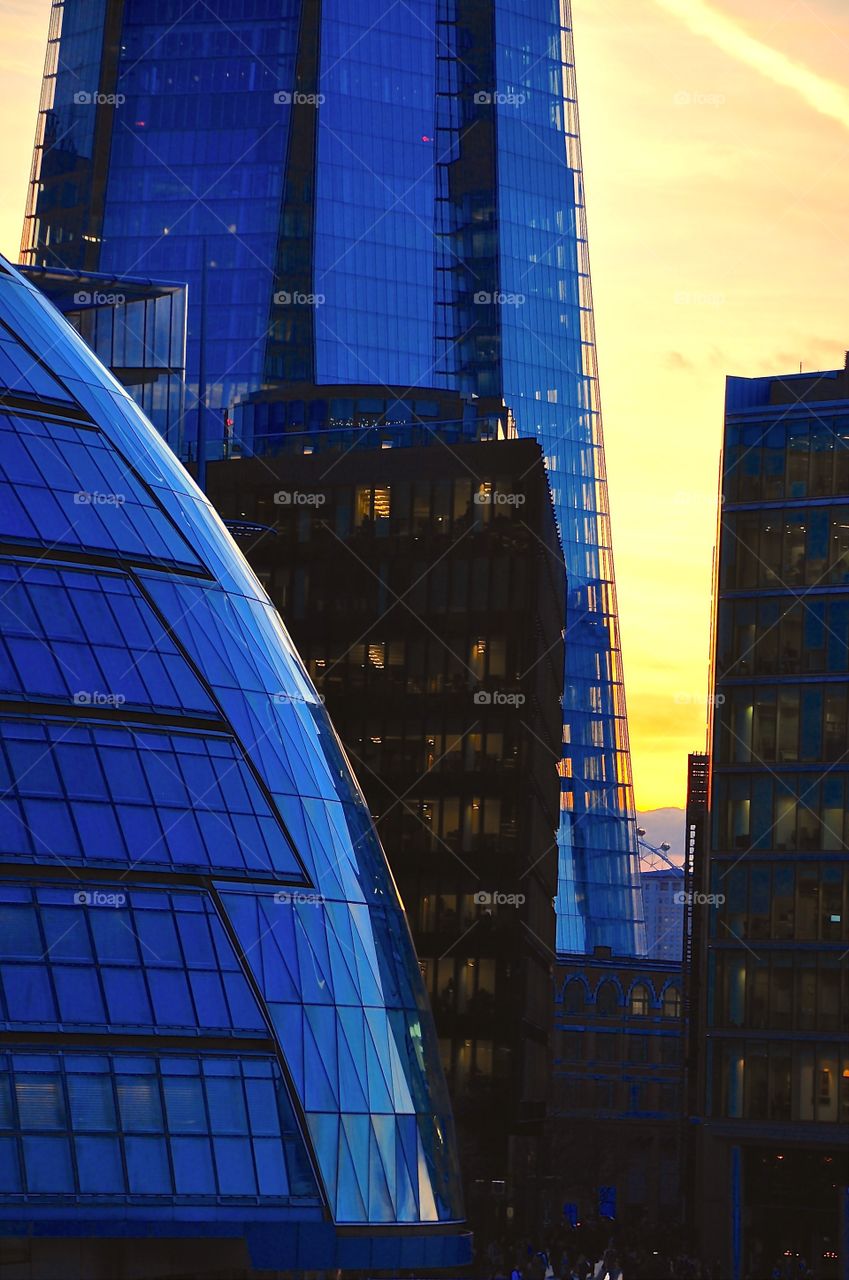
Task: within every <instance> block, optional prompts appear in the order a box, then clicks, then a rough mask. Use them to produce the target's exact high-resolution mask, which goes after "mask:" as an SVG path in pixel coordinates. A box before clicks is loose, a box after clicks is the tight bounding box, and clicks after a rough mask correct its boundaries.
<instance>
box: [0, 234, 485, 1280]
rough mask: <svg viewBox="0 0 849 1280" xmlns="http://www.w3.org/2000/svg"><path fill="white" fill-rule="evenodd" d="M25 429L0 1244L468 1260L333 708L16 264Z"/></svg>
mask: <svg viewBox="0 0 849 1280" xmlns="http://www.w3.org/2000/svg"><path fill="white" fill-rule="evenodd" d="M0 433H2V442H1V443H0V699H1V700H2V711H0V772H1V773H2V803H0V864H2V872H3V875H2V883H0V993H1V994H0V1023H2V1030H3V1032H4V1040H3V1046H2V1051H0V1060H1V1061H0V1189H2V1192H3V1195H2V1201H0V1235H6V1236H15V1237H18V1236H21V1235H22V1234H25V1235H28V1236H30V1237H38V1236H46V1237H50V1236H67V1235H79V1234H80V1232H82V1233H83V1234H84V1235H86V1236H90V1237H91V1238H92V1239H104V1240H112V1239H117V1238H120V1237H134V1236H137V1237H144V1238H145V1240H147V1241H150V1240H152V1239H156V1238H157V1237H168V1238H170V1239H173V1238H178V1239H179V1238H185V1239H188V1240H191V1239H193V1238H195V1237H201V1238H203V1237H205V1238H209V1237H210V1235H211V1236H213V1237H214V1236H218V1237H221V1238H222V1240H223V1241H226V1240H227V1239H228V1238H230V1239H233V1240H243V1241H246V1242H247V1246H248V1248H249V1250H250V1253H251V1256H252V1259H253V1262H254V1264H255V1265H256V1266H257V1267H267V1268H272V1267H273V1268H275V1269H283V1268H287V1269H288V1268H293V1267H298V1268H306V1269H315V1268H322V1269H323V1268H325V1267H331V1266H340V1267H346V1266H347V1267H354V1266H355V1267H360V1266H362V1267H368V1268H372V1267H376V1268H379V1269H385V1268H389V1269H395V1268H397V1267H402V1266H403V1267H418V1266H432V1265H436V1266H442V1265H452V1264H456V1263H458V1262H462V1261H464V1257H465V1250H466V1237H464V1236H463V1235H462V1234H460V1233H459V1228H460V1225H461V1220H462V1216H463V1210H462V1205H461V1203H460V1195H459V1191H458V1187H459V1182H458V1176H457V1168H456V1161H455V1151H454V1145H453V1130H452V1121H451V1115H450V1110H449V1107H448V1104H447V1098H446V1092H445V1087H444V1081H443V1077H442V1071H441V1067H440V1065H439V1061H438V1055H437V1051H436V1043H435V1034H434V1031H433V1026H432V1022H431V1018H430V1013H429V1006H428V1002H427V997H426V994H425V991H424V988H423V985H422V982H421V976H420V973H419V970H418V965H417V962H416V957H415V954H414V951H413V948H412V944H411V941H410V937H409V933H408V930H407V925H406V921H405V918H404V914H403V911H402V909H401V906H400V903H399V900H398V897H397V893H396V891H395V888H394V884H393V881H392V878H391V875H390V873H389V871H388V868H387V865H386V861H385V858H384V855H383V851H382V849H381V847H380V845H379V842H378V840H377V837H376V835H375V832H374V829H373V826H372V824H371V820H370V818H369V815H368V812H367V810H366V808H365V804H364V802H363V800H362V797H361V794H360V792H359V791H358V789H357V787H356V784H355V782H354V780H353V778H352V775H351V772H350V769H349V767H348V764H347V761H346V759H345V756H344V754H343V752H342V750H341V748H340V745H339V742H338V740H337V738H336V736H335V734H334V731H333V729H332V727H331V725H330V723H329V721H328V719H327V716H326V713H325V712H324V709H323V707H322V705H321V703H320V701H319V699H318V697H317V695H316V693H315V691H314V689H313V686H312V684H311V683H310V680H309V678H308V676H307V675H306V673H305V671H304V669H303V667H302V665H301V662H300V659H299V658H298V655H297V654H296V653H295V651H294V649H293V646H292V644H291V641H290V640H289V637H288V635H287V633H286V631H285V630H284V628H283V626H282V624H281V622H280V619H279V617H278V615H277V614H276V612H275V611H274V609H273V608H272V606H271V604H270V602H269V601H268V598H267V597H266V596H265V594H264V592H263V591H262V589H261V588H260V586H259V584H258V582H257V580H256V579H255V578H254V576H253V574H252V573H251V571H250V570H249V569H248V567H247V564H246V563H245V562H244V560H243V559H242V557H241V555H240V554H239V552H238V551H237V550H236V548H235V547H234V545H233V543H232V542H231V541H230V539H229V537H228V535H227V534H226V532H225V530H224V528H223V526H222V525H221V523H220V521H219V520H218V518H217V517H216V515H215V513H214V512H213V510H212V508H211V507H210V505H209V503H208V502H207V501H206V499H205V498H204V497H203V496H202V494H201V493H200V492H199V490H198V489H197V488H196V487H195V485H194V484H193V482H192V481H191V480H190V478H189V477H188V475H187V473H186V472H185V471H184V470H183V468H182V466H181V465H180V464H179V463H178V462H177V460H176V459H175V458H174V456H173V454H172V452H171V451H170V450H169V449H168V448H167V447H166V446H165V444H164V443H163V441H162V440H161V439H160V437H159V436H158V435H157V433H156V432H155V430H154V429H153V427H152V426H151V425H150V424H149V423H148V422H147V421H146V420H145V418H144V417H143V416H142V414H141V413H140V412H139V410H138V409H137V407H136V405H135V404H134V403H133V401H132V400H131V399H130V398H129V396H128V395H127V393H126V392H125V391H124V389H123V388H122V387H121V386H120V385H119V384H118V382H117V381H115V380H114V379H113V378H112V377H111V376H110V375H109V374H108V373H107V372H106V371H105V370H104V369H103V367H102V366H101V365H100V364H99V363H98V361H97V360H96V358H95V357H94V356H93V355H92V354H91V352H90V350H89V348H88V347H87V346H86V345H85V343H84V342H83V341H82V339H81V338H80V337H79V336H78V335H77V334H76V333H75V332H74V331H73V330H72V329H71V328H70V326H69V325H68V324H67V323H66V322H65V321H64V320H63V319H62V318H61V317H60V315H59V313H58V312H57V311H56V310H54V308H53V307H52V306H51V305H50V304H48V303H47V302H46V301H45V300H44V299H43V298H42V297H41V295H40V294H38V293H37V291H36V290H35V289H33V288H32V287H31V286H30V285H29V284H28V283H27V282H25V280H24V279H23V278H22V277H21V276H20V275H19V274H17V273H15V272H14V271H13V270H12V269H10V268H9V267H8V264H6V263H5V261H3V260H2V259H0ZM22 1224H25V1225H22ZM399 1228H406V1231H404V1230H400V1231H399ZM139 1247H142V1246H141V1245H140V1246H139ZM143 1247H145V1248H147V1247H149V1246H148V1245H144V1246H143ZM223 1247H224V1245H222V1248H223ZM101 1265H102V1263H101ZM201 1272H202V1268H201V1266H200V1265H198V1264H197V1261H196V1262H195V1265H194V1267H193V1268H192V1274H201ZM99 1273H100V1274H105V1272H103V1271H102V1270H100V1272H99ZM116 1274H117V1272H116Z"/></svg>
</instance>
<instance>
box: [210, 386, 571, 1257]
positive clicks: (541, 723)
mask: <svg viewBox="0 0 849 1280" xmlns="http://www.w3.org/2000/svg"><path fill="white" fill-rule="evenodd" d="M276 408H277V410H280V408H281V407H280V406H276ZM282 408H283V409H285V405H284V406H282ZM265 411H266V412H267V413H273V412H274V411H275V406H274V405H273V404H271V405H269V404H266V405H265ZM471 426H472V427H474V421H472V424H471ZM478 426H479V428H480V429H486V430H487V431H488V427H487V424H486V423H481V424H478ZM414 432H415V434H414ZM411 440H418V441H419V443H411ZM283 443H284V447H283V448H281V451H280V452H279V454H277V455H276V456H268V455H265V456H263V457H258V458H242V459H236V460H233V461H231V462H218V463H212V464H210V467H209V473H208V485H209V495H210V497H211V499H212V501H213V502H214V503H215V505H216V506H217V508H218V510H219V511H220V512H221V514H222V515H223V516H224V517H225V519H227V520H228V523H229V524H230V527H231V529H232V530H233V531H234V533H235V534H236V535H237V537H238V538H239V542H240V545H241V546H242V547H243V548H244V550H245V553H246V554H247V556H248V558H249V560H250V563H251V564H252V566H253V568H254V570H255V571H256V573H257V574H258V575H259V577H260V579H261V581H262V582H263V584H264V585H265V586H266V588H267V590H268V591H269V593H270V595H271V598H272V600H273V602H274V603H275V604H276V605H277V607H278V608H279V610H280V612H281V614H282V616H283V618H284V620H285V622H286V624H287V626H288V627H289V629H290V630H291V633H292V636H293V638H294V640H295V642H296V644H297V646H298V649H299V651H300V653H301V654H302V656H303V659H304V662H305V663H306V665H307V668H308V670H309V672H310V674H311V675H312V678H313V679H314V681H315V683H316V686H317V688H318V689H319V691H320V693H321V694H322V696H323V698H324V699H325V702H326V705H327V708H328V710H329V712H330V714H331V716H332V717H333V722H334V724H335V725H336V727H337V729H338V731H339V733H340V736H341V738H342V741H343V743H344V745H345V748H346V750H347V752H348V755H349V757H350V760H351V764H352V766H353V768H354V769H355V770H356V773H357V776H358V778H359V780H360V782H361V784H362V786H363V788H364V790H365V793H366V797H367V800H368V803H369V807H370V809H371V812H372V814H373V816H374V818H375V821H376V823H377V827H378V830H379V832H380V835H381V839H382V841H383V844H384V847H385V849H386V851H387V856H388V858H389V862H390V865H391V869H392V873H393V875H394V877H395V880H396V882H397V884H398V887H399V890H400V893H401V897H402V899H403V901H404V903H405V905H406V909H407V913H408V917H409V920H410V925H411V927H412V930H413V936H414V940H415V943H416V948H417V951H418V954H419V958H420V963H421V968H422V972H423V974H424V978H425V983H426V985H427V988H428V991H429V993H430V998H431V1002H432V1006H433V1010H434V1015H435V1019H436V1024H437V1032H438V1035H439V1043H440V1049H441V1053H442V1061H443V1065H444V1068H445V1071H446V1075H447V1078H448V1083H449V1091H450V1092H451V1095H452V1098H453V1106H454V1114H455V1119H456V1122H457V1131H458V1140H459V1143H460V1150H461V1170H462V1174H463V1178H464V1182H465V1187H466V1196H467V1209H468V1212H469V1217H470V1221H472V1222H473V1223H474V1224H475V1228H476V1230H477V1231H478V1232H479V1233H480V1237H481V1239H482V1240H483V1241H486V1240H487V1239H491V1238H492V1233H493V1232H498V1233H500V1231H501V1230H502V1229H503V1228H504V1227H505V1226H506V1225H507V1224H508V1223H509V1221H510V1219H509V1217H508V1210H512V1211H513V1214H514V1219H515V1221H516V1222H522V1223H525V1224H528V1229H531V1224H533V1223H535V1222H539V1214H540V1207H541V1201H540V1196H539V1194H538V1192H539V1186H540V1179H541V1176H542V1173H543V1155H544V1152H545V1150H546V1127H547V1115H548V1106H549V1101H550V1086H551V1076H552V996H551V965H552V960H553V955H554V948H555V911H554V906H553V902H554V897H555V894H556V890H557V844H556V838H555V833H556V830H557V824H558V801H559V794H560V793H559V781H560V780H559V778H558V762H559V758H560V737H561V726H560V709H559V705H558V695H559V691H560V680H561V678H562V662H563V636H562V630H561V628H562V612H561V610H562V607H563V595H564V590H565V571H564V565H563V559H562V552H561V548H560V543H559V540H558V535H557V528H556V524H555V518H554V511H553V508H552V503H551V496H550V491H549V487H548V478H547V474H546V471H545V468H544V466H543V459H542V454H541V451H540V448H539V445H538V444H537V443H536V442H535V441H530V440H516V439H512V440H511V439H506V440H497V441H496V440H492V441H477V442H475V441H474V440H473V439H472V440H469V439H466V440H464V439H463V437H462V432H461V430H460V425H459V424H458V438H457V440H455V441H454V442H452V444H451V445H450V447H448V446H447V445H446V443H445V442H444V440H442V439H440V438H438V437H436V436H434V434H433V433H432V432H429V431H427V430H425V429H423V428H421V427H419V428H417V429H416V428H413V427H411V426H410V425H409V424H403V425H401V426H396V427H395V428H394V429H391V428H390V427H389V426H382V427H380V428H379V429H378V428H376V429H374V430H373V431H369V430H362V429H358V430H356V431H351V430H350V429H349V430H341V429H340V430H339V431H337V432H329V431H316V432H313V433H292V434H290V436H289V437H288V440H286V439H285V438H284V442H283Z"/></svg>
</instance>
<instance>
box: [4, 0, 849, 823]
mask: <svg viewBox="0 0 849 1280" xmlns="http://www.w3.org/2000/svg"><path fill="white" fill-rule="evenodd" d="M573 6H574V21H575V39H576V46H577V62H578V82H579V89H580V94H581V114H582V126H583V144H584V165H585V174H586V188H587V202H588V208H589V218H590V241H591V250H592V261H593V276H594V288H595V303H596V321H597V327H598V344H599V359H600V366H601V379H602V381H601V387H602V398H603V402H604V411H605V435H606V444H607V463H608V471H609V475H610V492H611V509H612V514H613V534H614V545H615V552H616V565H617V576H618V582H619V603H620V608H621V615H622V638H623V649H624V657H625V675H626V682H627V692H628V707H629V713H630V722H631V743H632V749H633V756H634V782H635V786H636V796H637V804H638V807H639V808H640V809H643V810H646V809H652V808H656V807H661V806H676V805H681V804H682V803H683V799H684V794H683V793H684V785H685V776H686V764H687V760H686V756H687V752H688V751H689V750H694V749H696V750H698V749H701V748H703V746H704V722H705V697H706V690H707V653H708V627H709V610H710V572H711V554H712V547H713V541H714V529H715V519H716V483H717V466H718V458H719V446H720V439H721V429H722V402H723V385H724V377H725V374H726V373H735V374H743V375H757V374H763V373H783V372H790V371H793V370H797V371H798V368H799V365H800V362H801V363H802V364H803V366H804V368H806V369H820V368H834V367H837V366H838V365H842V364H843V360H844V352H845V350H846V348H847V347H849V244H847V229H848V228H849V89H848V88H847V86H846V83H845V81H846V67H847V65H849V5H847V3H846V0H808V2H807V3H805V2H804V0H788V2H786V3H785V2H783V0H733V3H731V0H573ZM48 12H49V4H48V3H46V0H0V29H2V34H3V39H2V43H0V73H2V74H0V139H2V142H0V153H2V158H3V173H4V182H3V184H2V188H0V251H2V252H3V253H5V254H6V255H7V256H8V257H10V258H12V259H13V260H15V259H17V256H18V248H19V243H20V230H21V221H22V216H23V208H24V198H25V191H26V184H27V180H28V177H29V168H30V160H31V150H32V138H33V133H34V130H35V119H36V110H37V103H38V92H39V85H40V77H41V68H42V63H43V58H44V43H45V38H46V33H47V19H48Z"/></svg>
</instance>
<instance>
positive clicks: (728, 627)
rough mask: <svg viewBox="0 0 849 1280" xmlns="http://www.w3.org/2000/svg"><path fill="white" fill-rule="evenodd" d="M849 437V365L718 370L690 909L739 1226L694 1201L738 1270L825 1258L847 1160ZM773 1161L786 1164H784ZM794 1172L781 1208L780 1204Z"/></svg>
mask: <svg viewBox="0 0 849 1280" xmlns="http://www.w3.org/2000/svg"><path fill="white" fill-rule="evenodd" d="M847 443H849V373H847V371H844V370H840V371H832V372H826V373H822V374H815V375H811V374H801V375H800V374H795V375H790V376H788V377H785V378H778V377H776V378H759V379H751V380H749V379H742V378H730V379H729V380H728V387H727V393H726V425H725V439H724V448H723V460H722V473H721V474H722V499H723V501H722V507H721V521H720V537H719V556H718V573H717V583H716V591H715V600H716V604H715V609H716V613H715V619H714V645H713V647H714V653H713V687H712V697H711V707H712V727H711V739H712V741H711V746H712V750H711V767H712V775H711V786H710V828H711V829H710V837H709V849H708V853H707V857H706V860H705V867H704V875H703V880H702V883H703V888H704V890H705V895H706V896H705V904H706V905H705V906H702V907H698V906H694V907H693V908H692V911H693V912H694V913H695V912H696V911H702V912H704V913H705V919H706V924H705V927H704V930H703V932H704V934H705V939H704V951H703V961H702V963H703V964H704V988H705V990H704V996H703V1008H702V1013H701V1020H700V1023H699V1026H698V1036H699V1038H700V1041H701V1043H703V1044H704V1043H706V1044H707V1046H708V1047H707V1051H706V1054H705V1061H706V1065H705V1072H704V1078H703V1080H702V1090H703V1096H702V1099H701V1103H700V1110H701V1113H702V1121H701V1123H702V1125H703V1126H704V1129H703V1132H704V1138H703V1139H702V1142H703V1146H702V1149H701V1154H700V1161H701V1173H700V1176H701V1178H702V1179H703V1182H704V1185H705V1186H707V1185H709V1184H710V1183H711V1182H713V1181H717V1180H718V1181H719V1182H722V1181H723V1178H724V1177H725V1176H726V1175H727V1173H728V1171H729V1169H730V1162H731V1161H732V1160H733V1159H734V1158H735V1157H734V1156H733V1155H731V1154H730V1152H731V1150H732V1145H731V1144H738V1145H737V1151H738V1155H739V1152H740V1151H742V1155H743V1165H744V1178H743V1183H742V1189H741V1192H740V1212H741V1214H742V1217H743V1221H744V1223H745V1226H744V1229H743V1232H742V1236H741V1234H740V1233H739V1232H738V1231H736V1230H735V1228H734V1226H733V1224H731V1223H723V1222H722V1221H721V1220H720V1219H719V1218H718V1217H717V1216H716V1214H715V1210H707V1211H705V1210H701V1209H700V1210H698V1212H699V1214H700V1215H701V1216H702V1232H703V1236H704V1237H705V1238H719V1239H722V1238H723V1236H724V1238H725V1240H726V1243H727V1249H728V1256H729V1257H734V1258H735V1259H736V1260H735V1266H736V1267H738V1268H739V1267H741V1266H750V1267H754V1269H755V1270H757V1266H756V1264H755V1263H754V1261H753V1260H754V1259H755V1258H756V1257H757V1256H758V1254H759V1253H763V1255H764V1256H765V1257H768V1258H772V1257H775V1256H778V1255H779V1254H781V1253H783V1254H784V1256H792V1254H793V1253H794V1252H795V1253H800V1254H805V1255H807V1256H811V1255H812V1253H813V1251H814V1249H819V1251H820V1253H821V1256H822V1257H823V1258H826V1257H828V1256H829V1255H828V1254H827V1253H826V1252H823V1250H824V1249H827V1248H828V1247H829V1246H828V1244H827V1242H828V1241H829V1240H830V1241H833V1242H834V1247H835V1248H836V1242H837V1237H838V1235H839V1229H838V1222H837V1197H836V1194H835V1195H833V1196H832V1195H829V1194H823V1195H821V1196H819V1197H817V1195H816V1194H815V1193H814V1188H815V1187H817V1185H818V1183H821V1182H822V1180H823V1179H825V1180H826V1182H827V1183H828V1184H830V1185H834V1184H836V1183H838V1182H839V1183H845V1180H846V1174H847V1158H846V1144H845V1125H846V1123H847V1120H849V1055H847V1052H846V1039H847V1033H849V988H847V968H846V957H847V946H849V897H848V896H847V895H849V857H847V848H849V793H847V787H849V762H847V753H846V746H847V700H849V568H847V558H849V541H847V537H846V535H847V526H849V508H847V503H849V469H847V458H849V452H847ZM735 1122H739V1123H735ZM838 1126H842V1128H838ZM764 1140H765V1141H766V1143H767V1144H772V1146H771V1147H770V1146H767V1149H766V1150H764V1148H763V1143H764ZM779 1153H780V1154H779ZM777 1161H786V1162H787V1165H788V1170H790V1169H794V1170H796V1171H797V1172H796V1173H795V1175H794V1174H791V1173H790V1172H787V1173H786V1174H785V1176H784V1178H783V1180H782V1179H781V1178H778V1176H777V1175H778V1173H779V1172H780V1171H779V1170H778V1169H777V1167H776V1162H777ZM794 1177H795V1179H796V1182H795V1187H796V1199H795V1202H794V1212H793V1215H792V1216H791V1217H789V1218H787V1217H782V1216H778V1215H776V1212H775V1210H776V1206H777V1205H779V1204H780V1203H782V1202H783V1199H784V1197H785V1195H786V1192H787V1189H788V1188H789V1186H790V1185H791V1182H792V1180H793V1178H794ZM820 1189H822V1188H821V1187H820ZM828 1189H829V1190H830V1186H829V1188H828ZM711 1212H713V1213H714V1217H713V1218H711V1216H710V1215H711ZM720 1233H722V1235H721V1234H720ZM823 1241H825V1242H826V1243H820V1242H823ZM833 1256H834V1257H835V1258H836V1253H835V1254H834V1255H833ZM740 1273H741V1274H742V1271H741V1272H740ZM835 1274H836V1272H835Z"/></svg>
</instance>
